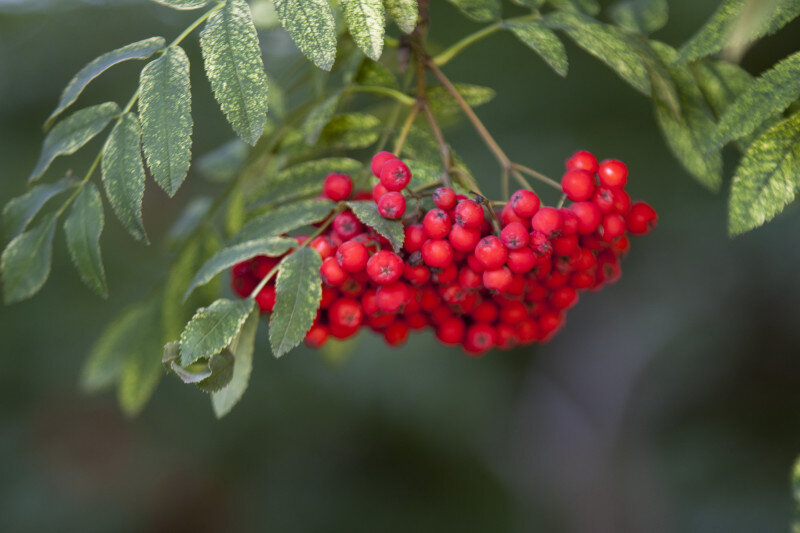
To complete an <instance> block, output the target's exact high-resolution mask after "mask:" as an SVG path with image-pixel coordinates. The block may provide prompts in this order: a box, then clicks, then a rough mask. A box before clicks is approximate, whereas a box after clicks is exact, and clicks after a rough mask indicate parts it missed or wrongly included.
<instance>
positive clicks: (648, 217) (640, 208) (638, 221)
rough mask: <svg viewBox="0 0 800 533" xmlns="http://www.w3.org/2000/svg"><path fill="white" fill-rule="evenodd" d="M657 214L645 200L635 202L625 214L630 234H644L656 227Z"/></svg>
mask: <svg viewBox="0 0 800 533" xmlns="http://www.w3.org/2000/svg"><path fill="white" fill-rule="evenodd" d="M657 222H658V214H656V210H655V209H653V208H652V207H650V205H648V204H646V203H645V202H635V203H634V204H633V205H632V206H631V210H630V212H628V216H627V227H628V231H629V232H630V233H631V235H646V234H648V233H650V231H652V229H653V228H655V227H656V223H657Z"/></svg>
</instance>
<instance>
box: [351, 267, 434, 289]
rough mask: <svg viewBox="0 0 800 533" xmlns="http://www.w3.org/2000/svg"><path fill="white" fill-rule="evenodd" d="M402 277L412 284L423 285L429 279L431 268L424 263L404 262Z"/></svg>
mask: <svg viewBox="0 0 800 533" xmlns="http://www.w3.org/2000/svg"><path fill="white" fill-rule="evenodd" d="M367 268H369V265H367ZM403 277H404V278H406V279H407V280H408V281H409V282H410V283H412V284H414V285H424V284H425V283H427V282H428V280H429V279H431V270H430V269H429V268H428V267H426V266H425V265H417V266H411V265H409V264H408V263H406V264H405V265H404V266H403Z"/></svg>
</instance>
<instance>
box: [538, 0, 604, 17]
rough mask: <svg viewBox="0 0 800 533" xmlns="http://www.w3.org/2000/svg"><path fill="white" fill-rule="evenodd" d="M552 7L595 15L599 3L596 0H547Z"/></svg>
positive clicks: (597, 11) (598, 10) (598, 11)
mask: <svg viewBox="0 0 800 533" xmlns="http://www.w3.org/2000/svg"><path fill="white" fill-rule="evenodd" d="M548 1H549V3H550V4H551V5H552V6H553V7H557V8H558V9H563V10H565V11H574V12H576V13H588V14H589V15H593V16H594V15H597V14H598V13H600V4H599V3H597V0H548Z"/></svg>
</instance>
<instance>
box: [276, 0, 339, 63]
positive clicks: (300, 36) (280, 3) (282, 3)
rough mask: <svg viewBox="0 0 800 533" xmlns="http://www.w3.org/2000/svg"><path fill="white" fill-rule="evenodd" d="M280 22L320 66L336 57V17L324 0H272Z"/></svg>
mask: <svg viewBox="0 0 800 533" xmlns="http://www.w3.org/2000/svg"><path fill="white" fill-rule="evenodd" d="M275 10H276V11H277V12H278V18H280V20H281V24H283V27H284V28H286V31H288V32H289V35H290V36H291V37H292V40H293V41H294V42H295V44H296V45H297V47H298V48H299V49H300V51H301V52H303V54H304V55H305V56H306V57H307V58H309V59H310V60H311V61H313V62H314V64H315V65H317V66H318V67H319V68H321V69H322V70H330V69H331V68H333V62H334V60H335V59H336V21H335V20H334V18H333V10H332V9H331V6H330V4H329V3H328V2H327V0H275Z"/></svg>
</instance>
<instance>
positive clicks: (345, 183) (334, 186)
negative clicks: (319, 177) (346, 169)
mask: <svg viewBox="0 0 800 533" xmlns="http://www.w3.org/2000/svg"><path fill="white" fill-rule="evenodd" d="M352 191H353V182H352V181H351V180H350V176H348V175H347V174H328V177H327V178H325V184H324V185H323V186H322V194H323V195H325V196H326V197H327V198H330V199H331V200H333V201H334V202H339V201H341V200H345V199H347V197H348V196H350V193H351V192H352Z"/></svg>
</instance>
